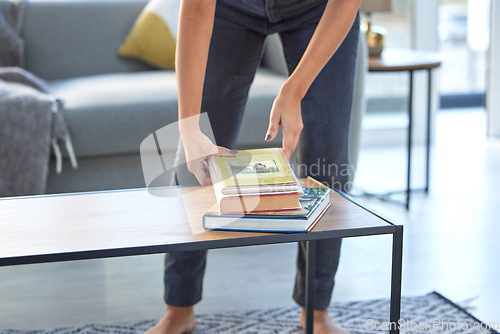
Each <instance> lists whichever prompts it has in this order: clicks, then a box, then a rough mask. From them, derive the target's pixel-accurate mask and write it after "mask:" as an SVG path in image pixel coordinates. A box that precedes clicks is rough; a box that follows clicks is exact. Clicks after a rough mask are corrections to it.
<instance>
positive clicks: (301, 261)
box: [280, 13, 359, 310]
mask: <svg viewBox="0 0 500 334" xmlns="http://www.w3.org/2000/svg"><path fill="white" fill-rule="evenodd" d="M319 14H320V13H319ZM310 15H311V19H310V20H309V21H306V22H302V23H301V25H302V26H301V27H300V26H299V27H293V28H292V27H290V28H288V30H286V31H282V32H281V33H280V36H281V39H282V41H283V48H284V52H285V58H286V60H287V64H288V67H289V71H290V73H291V72H292V71H293V70H294V69H295V67H296V66H297V64H298V62H299V60H300V59H301V57H302V54H303V53H304V51H305V48H306V47H307V44H308V43H309V40H310V38H311V36H312V34H313V32H314V29H315V24H317V22H318V20H319V17H320V16H319V15H317V17H316V18H314V15H312V13H310ZM358 34H359V20H358V19H356V22H355V24H354V25H353V27H352V29H351V31H350V32H349V34H348V36H347V37H346V39H345V41H344V42H343V44H342V45H341V46H340V48H339V49H338V51H337V52H336V53H335V55H334V56H333V57H332V58H331V60H330V61H329V62H328V63H327V65H326V66H325V67H324V68H323V70H322V72H321V73H320V74H319V75H318V77H317V78H316V80H315V81H314V83H313V84H312V85H311V87H310V89H309V91H308V92H307V94H306V96H305V98H304V99H303V101H302V119H303V123H304V128H303V130H302V133H301V137H300V140H299V143H298V146H297V152H296V154H297V162H298V167H299V176H300V177H305V176H311V177H314V178H315V179H317V180H318V181H320V182H323V183H325V184H327V185H328V186H330V187H332V188H337V189H344V188H345V186H346V183H347V182H348V180H349V172H350V167H349V126H350V117H351V108H352V98H353V87H354V78H355V67H356V56H357V41H358ZM333 205H335V204H333ZM316 243H317V244H316V251H317V256H316V273H315V286H316V294H315V298H314V300H315V309H316V310H324V309H326V308H327V307H328V305H329V304H330V299H331V294H332V290H333V285H334V277H335V273H336V271H337V267H338V262H339V257H340V245H341V239H331V240H318V241H316ZM304 291H305V244H303V243H301V244H299V251H298V257H297V276H296V285H295V290H294V295H293V296H294V300H295V301H296V302H297V303H298V304H299V305H301V306H304V305H305V293H304Z"/></svg>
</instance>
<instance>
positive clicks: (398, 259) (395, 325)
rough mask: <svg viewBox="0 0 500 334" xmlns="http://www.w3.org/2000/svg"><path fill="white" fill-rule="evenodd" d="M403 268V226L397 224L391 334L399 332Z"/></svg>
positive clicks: (394, 247) (393, 244) (394, 239)
mask: <svg viewBox="0 0 500 334" xmlns="http://www.w3.org/2000/svg"><path fill="white" fill-rule="evenodd" d="M402 269H403V226H402V225H396V233H394V234H393V237H392V273H391V311H390V313H391V314H390V324H391V326H390V334H399V320H400V319H401V276H402V271H403V270H402Z"/></svg>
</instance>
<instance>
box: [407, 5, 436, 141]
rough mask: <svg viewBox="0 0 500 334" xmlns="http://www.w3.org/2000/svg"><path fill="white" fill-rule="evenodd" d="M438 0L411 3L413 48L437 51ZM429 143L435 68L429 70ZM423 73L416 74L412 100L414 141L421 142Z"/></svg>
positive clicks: (424, 110)
mask: <svg viewBox="0 0 500 334" xmlns="http://www.w3.org/2000/svg"><path fill="white" fill-rule="evenodd" d="M439 4H440V1H439V0H426V1H414V3H413V8H414V11H413V47H414V48H415V49H417V50H424V51H438V49H439V36H438V33H437V31H438V9H439ZM432 73H433V74H432V78H433V81H432V92H431V99H432V107H431V140H433V138H434V132H435V131H434V129H435V124H436V122H435V119H436V111H437V109H438V105H439V95H438V80H439V68H437V69H433V70H432ZM427 82H428V78H427V71H416V72H415V81H414V89H415V95H414V98H413V111H414V113H413V115H414V118H413V122H414V129H415V131H414V141H415V142H416V143H423V142H424V140H425V138H426V136H425V134H426V133H425V129H426V127H427V121H426V120H427Z"/></svg>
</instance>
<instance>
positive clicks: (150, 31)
mask: <svg viewBox="0 0 500 334" xmlns="http://www.w3.org/2000/svg"><path fill="white" fill-rule="evenodd" d="M178 19H179V1H172V0H150V2H149V3H148V4H147V6H146V7H145V8H144V10H143V11H142V13H141V14H140V15H139V17H138V18H137V20H136V21H135V23H134V26H133V27H132V30H131V31H130V32H129V34H128V35H127V38H126V39H125V41H124V42H123V44H122V45H121V46H120V49H119V50H118V54H119V55H120V56H122V57H130V58H136V59H139V60H142V61H144V62H146V63H148V64H151V65H153V66H155V67H158V68H163V69H174V67H175V42H176V40H177V21H178Z"/></svg>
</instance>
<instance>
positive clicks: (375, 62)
mask: <svg viewBox="0 0 500 334" xmlns="http://www.w3.org/2000/svg"><path fill="white" fill-rule="evenodd" d="M439 66H441V57H440V55H439V53H436V52H430V51H421V50H412V49H390V48H387V49H384V51H383V52H382V55H381V56H380V57H370V58H369V60H368V70H369V71H370V72H391V71H410V70H423V69H431V68H435V67H439Z"/></svg>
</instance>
